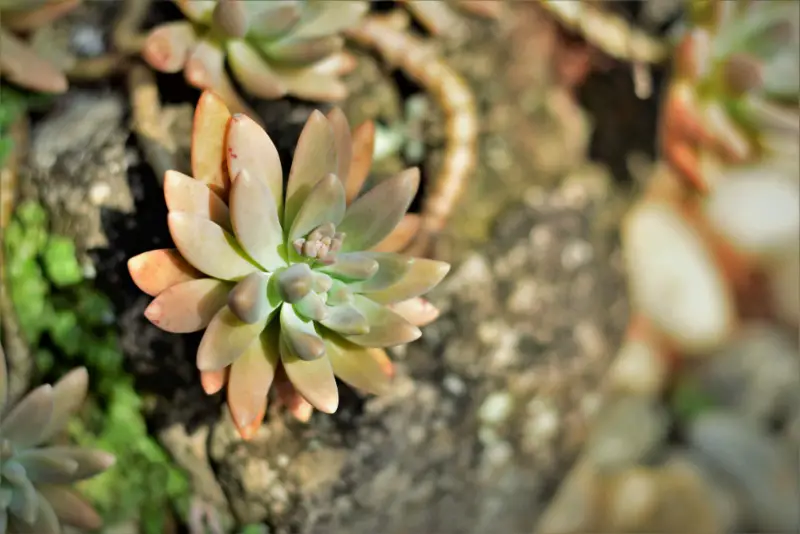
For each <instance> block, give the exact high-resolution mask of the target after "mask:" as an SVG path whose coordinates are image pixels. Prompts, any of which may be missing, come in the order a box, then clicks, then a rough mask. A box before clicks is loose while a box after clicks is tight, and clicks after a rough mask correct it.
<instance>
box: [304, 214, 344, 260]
mask: <svg viewBox="0 0 800 534" xmlns="http://www.w3.org/2000/svg"><path fill="white" fill-rule="evenodd" d="M344 237H345V234H343V233H341V232H337V231H336V225H335V224H333V223H332V222H329V223H325V224H321V225H319V226H317V227H316V228H314V229H313V230H312V231H311V232H309V233H308V235H307V236H305V237H301V238H299V239H295V240H294V241H293V242H292V246H293V247H294V249H295V251H297V253H298V254H299V255H300V256H303V257H305V258H309V259H312V260H318V261H320V262H322V263H324V264H326V265H330V264H332V263H333V262H334V260H335V257H336V253H337V252H339V250H340V249H341V248H342V242H343V241H344Z"/></svg>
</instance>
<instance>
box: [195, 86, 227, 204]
mask: <svg viewBox="0 0 800 534" xmlns="http://www.w3.org/2000/svg"><path fill="white" fill-rule="evenodd" d="M230 118H231V114H230V112H229V111H228V108H227V107H226V106H225V102H224V101H223V100H222V99H221V98H220V97H219V96H217V95H216V94H214V93H213V92H211V91H204V92H203V94H202V95H200V100H198V101H197V108H195V112H194V122H193V123H192V176H193V177H194V179H195V180H199V181H200V182H202V183H204V184H206V185H208V186H209V187H210V188H211V189H212V190H213V191H214V192H215V193H216V194H217V195H219V196H220V197H221V198H222V199H223V200H227V198H228V188H229V187H230V177H229V176H228V169H227V165H226V164H225V138H226V136H227V132H228V123H229V121H230Z"/></svg>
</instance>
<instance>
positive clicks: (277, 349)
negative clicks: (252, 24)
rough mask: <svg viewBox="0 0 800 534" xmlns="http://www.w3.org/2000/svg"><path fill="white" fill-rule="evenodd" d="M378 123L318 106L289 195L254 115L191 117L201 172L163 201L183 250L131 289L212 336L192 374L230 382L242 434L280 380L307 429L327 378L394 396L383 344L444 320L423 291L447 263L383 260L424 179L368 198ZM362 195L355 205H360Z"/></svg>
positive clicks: (133, 266)
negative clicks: (355, 121)
mask: <svg viewBox="0 0 800 534" xmlns="http://www.w3.org/2000/svg"><path fill="white" fill-rule="evenodd" d="M373 132H374V129H373V128H372V127H371V124H370V123H367V124H366V125H363V126H360V127H359V128H357V129H356V130H355V131H354V132H353V133H352V134H351V131H350V127H349V125H348V123H347V119H346V118H345V116H344V114H343V113H342V112H341V110H339V109H338V108H335V109H333V110H332V111H331V112H330V113H329V114H328V115H327V116H326V115H323V114H322V113H321V112H319V111H314V112H313V113H312V114H311V116H310V117H309V119H308V121H307V122H306V124H305V126H304V128H303V131H302V133H301V135H300V138H299V140H298V143H297V148H296V151H295V154H294V159H293V162H292V166H291V170H290V172H289V178H288V182H287V184H286V188H285V191H284V181H283V172H282V168H281V162H280V159H279V158H278V153H277V150H276V148H275V146H274V144H273V143H272V141H271V140H270V138H269V136H268V135H267V133H266V132H265V131H264V130H263V129H262V128H261V127H260V126H258V125H257V124H256V123H255V122H254V121H253V120H252V119H250V118H248V117H247V116H245V115H242V114H237V115H233V116H231V114H230V112H229V110H228V109H227V107H226V106H225V104H224V103H223V102H222V100H221V99H220V97H218V96H217V95H216V94H214V93H213V92H211V91H206V92H204V93H203V95H202V96H201V97H200V101H199V102H198V105H197V109H196V112H195V118H194V130H193V140H192V158H191V160H192V174H194V177H189V176H186V175H184V174H181V173H179V172H176V171H168V172H167V173H166V175H165V179H164V195H165V198H166V203H167V207H168V210H169V215H168V224H169V229H170V233H171V235H172V238H173V240H174V242H175V246H176V247H177V250H176V249H160V250H153V251H150V252H145V253H143V254H140V255H138V256H136V257H133V258H131V259H130V260H129V263H128V266H129V270H130V273H131V276H132V278H133V280H134V282H135V283H136V285H137V286H138V287H139V288H140V289H141V290H142V291H144V292H145V293H148V294H149V295H151V296H154V297H156V298H155V300H153V302H152V303H151V304H150V306H149V307H148V308H147V309H146V310H145V315H146V317H147V318H148V319H149V320H150V321H151V322H153V323H154V324H155V325H156V326H158V327H159V328H161V329H163V330H166V331H169V332H174V333H188V332H194V331H199V330H202V329H204V328H205V329H206V330H205V332H204V334H203V338H202V341H201V343H200V347H199V349H198V352H197V367H198V368H199V370H200V371H201V380H202V383H203V386H204V388H205V390H206V392H207V393H209V394H213V393H216V392H217V391H219V390H220V389H221V388H222V387H223V385H224V384H225V382H226V381H227V385H228V389H227V397H228V405H229V407H230V411H231V414H232V416H233V419H234V422H235V423H236V425H237V427H238V429H239V432H240V433H241V435H242V436H243V437H245V438H248V437H250V436H251V435H252V434H253V433H254V432H255V430H257V429H258V427H259V425H260V424H261V422H262V420H263V418H264V414H265V411H266V405H267V393H268V390H269V389H270V387H271V385H272V383H273V381H274V382H275V386H276V389H277V391H278V395H279V397H280V398H281V400H282V401H283V403H284V404H287V405H288V407H289V409H290V411H291V412H292V413H293V414H294V415H295V416H296V417H298V418H299V419H303V420H304V419H307V418H308V417H309V416H310V415H311V407H313V408H316V409H318V410H321V411H323V412H327V413H333V412H335V411H336V409H337V407H338V400H339V394H338V389H337V385H336V381H335V379H334V376H338V377H339V378H340V379H341V380H343V381H344V382H347V383H349V384H350V385H352V386H354V387H355V388H356V389H360V390H364V391H367V392H370V393H376V394H378V393H381V392H383V391H385V390H386V388H387V386H388V385H389V383H390V379H391V376H392V365H391V362H390V361H389V359H388V357H387V355H386V353H385V351H384V350H383V348H385V347H389V346H395V345H401V344H404V343H408V342H410V341H413V340H415V339H417V338H418V337H419V336H420V335H421V332H420V330H419V328H418V327H419V326H422V325H424V324H427V323H428V322H430V321H432V320H434V319H435V318H436V317H437V315H438V311H437V310H436V308H435V307H433V306H432V305H431V304H430V303H428V302H427V301H425V300H423V299H421V298H419V296H420V295H421V294H423V293H425V292H427V291H428V290H430V289H431V288H433V287H434V286H435V285H437V284H438V283H439V282H440V281H441V280H442V279H443V278H444V276H445V275H446V274H447V272H448V270H449V265H448V264H447V263H444V262H440V261H435V260H430V259H422V258H412V257H409V256H404V255H400V254H397V253H394V252H389V251H390V250H396V249H398V248H400V247H401V246H402V245H403V244H404V243H405V242H408V240H409V237H410V236H412V235H413V231H414V230H413V229H414V227H415V225H416V219H415V218H414V217H408V216H406V210H407V209H408V207H409V205H410V204H411V201H412V199H413V198H414V195H415V194H416V192H417V188H418V185H419V171H418V170H417V169H415V168H414V169H408V170H406V171H404V172H402V173H400V174H399V175H396V176H394V177H392V178H388V179H386V180H383V181H381V182H379V183H378V184H377V185H375V186H374V187H372V188H371V189H370V190H369V191H367V192H366V193H363V194H361V195H360V196H358V197H357V195H359V192H360V189H361V188H362V184H363V183H364V181H365V178H366V176H367V174H368V171H369V165H370V162H371V156H370V153H371V150H372V145H371V143H372V137H371V136H372V135H373ZM356 197H357V198H356Z"/></svg>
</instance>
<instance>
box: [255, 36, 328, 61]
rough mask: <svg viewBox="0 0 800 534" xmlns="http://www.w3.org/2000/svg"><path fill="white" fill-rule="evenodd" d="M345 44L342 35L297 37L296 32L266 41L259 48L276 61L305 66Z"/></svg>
mask: <svg viewBox="0 0 800 534" xmlns="http://www.w3.org/2000/svg"><path fill="white" fill-rule="evenodd" d="M343 46H344V39H343V38H342V37H341V36H340V35H326V36H324V37H315V38H311V39H302V38H301V39H297V38H295V36H294V34H289V35H288V36H286V37H285V38H282V39H280V40H278V41H275V42H270V43H265V44H263V45H261V46H259V48H260V49H261V52H262V53H263V54H264V55H265V56H267V57H269V58H272V59H274V60H275V61H281V62H286V63H288V64H297V65H303V66H305V65H307V64H309V63H314V62H316V61H320V60H322V59H324V58H326V57H328V56H330V55H331V54H335V53H337V52H339V51H341V49H342V47H343Z"/></svg>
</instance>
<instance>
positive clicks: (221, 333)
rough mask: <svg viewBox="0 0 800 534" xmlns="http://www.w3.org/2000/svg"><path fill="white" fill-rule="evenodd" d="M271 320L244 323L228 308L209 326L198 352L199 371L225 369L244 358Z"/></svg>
mask: <svg viewBox="0 0 800 534" xmlns="http://www.w3.org/2000/svg"><path fill="white" fill-rule="evenodd" d="M268 320H269V317H266V318H265V319H264V320H263V321H260V322H258V323H254V324H249V323H245V322H244V321H242V320H241V319H239V318H238V317H236V315H234V314H233V312H232V311H231V310H230V308H228V307H227V306H225V307H223V308H222V309H221V310H220V311H219V312H217V314H216V315H215V316H214V318H213V319H212V320H211V323H209V325H208V328H207V329H206V332H205V334H203V339H202V340H201V341H200V347H199V348H198V349H197V368H198V369H199V370H201V371H214V370H216V369H222V368H224V367H227V366H228V365H230V364H231V363H233V362H234V361H235V360H236V358H238V357H239V356H241V355H242V354H243V353H244V351H245V350H246V349H247V347H249V346H250V343H252V342H253V340H254V339H256V338H257V337H258V336H259V335H260V334H261V332H262V331H263V330H264V327H265V326H266V325H267V321H268Z"/></svg>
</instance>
